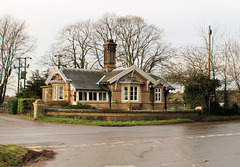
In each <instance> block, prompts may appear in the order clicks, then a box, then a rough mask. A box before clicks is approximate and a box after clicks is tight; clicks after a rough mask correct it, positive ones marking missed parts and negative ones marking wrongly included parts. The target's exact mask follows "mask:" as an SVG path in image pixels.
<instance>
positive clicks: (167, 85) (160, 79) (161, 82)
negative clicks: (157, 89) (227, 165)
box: [149, 74, 175, 90]
mask: <svg viewBox="0 0 240 167" xmlns="http://www.w3.org/2000/svg"><path fill="white" fill-rule="evenodd" d="M149 75H150V76H151V77H152V78H154V79H155V80H156V81H157V82H158V83H160V84H162V85H163V86H165V87H166V88H167V89H169V90H175V88H174V87H172V86H171V85H170V84H169V83H167V82H166V81H165V80H164V79H162V78H161V77H158V76H156V75H154V74H149Z"/></svg>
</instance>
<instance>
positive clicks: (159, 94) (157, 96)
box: [155, 88, 162, 102]
mask: <svg viewBox="0 0 240 167" xmlns="http://www.w3.org/2000/svg"><path fill="white" fill-rule="evenodd" d="M155 102H162V89H161V88H155Z"/></svg>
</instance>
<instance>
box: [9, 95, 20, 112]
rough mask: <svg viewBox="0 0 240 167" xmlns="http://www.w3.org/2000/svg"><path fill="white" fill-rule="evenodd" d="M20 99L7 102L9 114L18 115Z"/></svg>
mask: <svg viewBox="0 0 240 167" xmlns="http://www.w3.org/2000/svg"><path fill="white" fill-rule="evenodd" d="M17 106H18V99H16V98H15V99H9V100H8V102H7V111H8V114H15V115H16V114H17Z"/></svg>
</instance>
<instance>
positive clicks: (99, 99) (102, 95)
mask: <svg viewBox="0 0 240 167" xmlns="http://www.w3.org/2000/svg"><path fill="white" fill-rule="evenodd" d="M104 94H105V99H104ZM97 97H98V100H97V101H107V100H108V96H107V92H98V96H97ZM100 97H102V98H100Z"/></svg>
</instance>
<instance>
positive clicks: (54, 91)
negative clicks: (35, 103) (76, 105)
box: [53, 86, 57, 100]
mask: <svg viewBox="0 0 240 167" xmlns="http://www.w3.org/2000/svg"><path fill="white" fill-rule="evenodd" d="M53 100H57V86H53Z"/></svg>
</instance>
